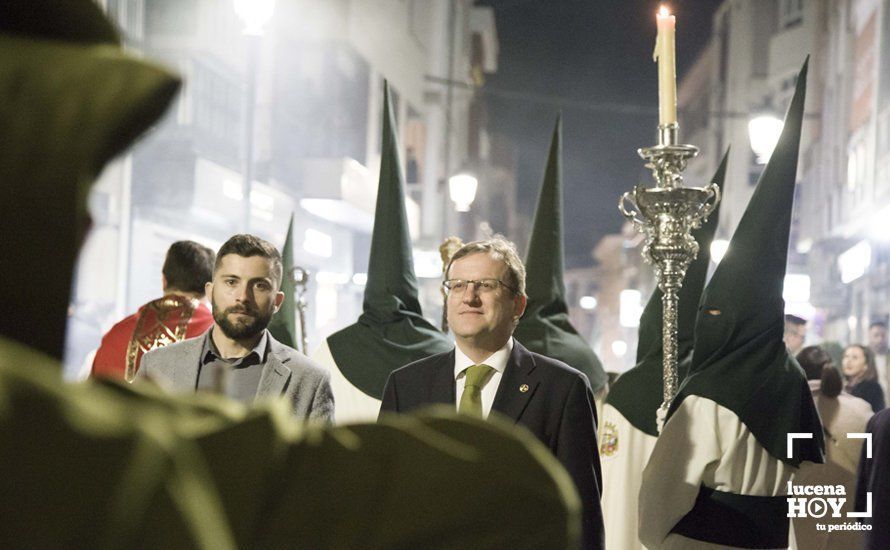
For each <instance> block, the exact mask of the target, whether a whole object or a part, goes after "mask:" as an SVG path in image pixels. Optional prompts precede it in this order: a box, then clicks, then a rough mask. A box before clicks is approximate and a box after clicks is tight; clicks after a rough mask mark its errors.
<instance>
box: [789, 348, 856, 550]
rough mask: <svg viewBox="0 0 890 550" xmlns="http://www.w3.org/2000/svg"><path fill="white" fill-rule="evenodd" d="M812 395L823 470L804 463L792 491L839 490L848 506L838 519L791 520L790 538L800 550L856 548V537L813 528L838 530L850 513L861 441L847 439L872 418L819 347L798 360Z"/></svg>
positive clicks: (854, 532) (814, 465) (820, 465)
mask: <svg viewBox="0 0 890 550" xmlns="http://www.w3.org/2000/svg"><path fill="white" fill-rule="evenodd" d="M797 362H798V363H800V366H801V367H803V370H804V372H805V373H806V376H807V382H808V383H809V385H810V391H811V392H812V394H813V401H815V403H816V409H817V410H818V411H819V417H820V418H821V419H822V429H823V431H824V433H825V451H826V452H825V454H826V457H825V464H815V463H812V462H804V463H803V464H801V467H800V471H799V472H798V473H797V475H796V476H795V478H794V483H795V484H796V485H843V486H844V489H845V491H846V497H847V501H846V502H845V503H844V508H843V510H842V512H843V517H840V518H831V517H830V515H826V516H825V517H823V518H818V519H817V518H794V520H793V521H794V536H795V539H796V540H797V547H798V548H800V549H806V550H810V549H811V548H812V549H831V548H861V547H862V533H861V532H859V531H852V530H850V531H845V530H835V531H832V532H829V531H828V530H827V529H826V530H824V531H823V530H820V529H818V528H817V527H816V523H821V524H823V525H825V524H828V523H836V524H842V523H844V522H846V521H847V518H846V513H847V512H850V511H852V510H853V495H854V490H855V487H856V468H857V466H858V464H859V454H860V452H861V449H862V444H863V441H864V440H863V439H855V438H853V439H851V438H848V437H847V434H848V433H861V432H863V431H865V425H866V423H867V422H868V419H869V418H871V416H872V410H871V405H869V403H868V402H866V401H865V400H863V399H860V398H858V397H853V396H852V395H848V394H846V393H843V392H841V389H842V388H843V381H842V379H841V373H840V372H839V371H838V369H837V368H835V366H834V365H833V363H832V360H831V356H830V355H828V353H827V352H826V351H825V350H824V349H822V348H821V347H819V346H807V347H805V348H803V349H802V350H800V353H799V354H797Z"/></svg>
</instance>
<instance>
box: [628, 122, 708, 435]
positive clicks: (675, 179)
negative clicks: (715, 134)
mask: <svg viewBox="0 0 890 550" xmlns="http://www.w3.org/2000/svg"><path fill="white" fill-rule="evenodd" d="M677 133H678V126H677V123H676V122H672V123H669V124H664V125H659V127H658V145H655V146H653V147H644V148H642V149H639V150H638V151H637V152H638V153H639V155H640V156H641V157H642V158H644V159H645V160H646V161H647V163H646V167H647V168H649V169H651V170H652V175H653V177H654V178H655V186H654V187H651V188H647V187H644V186H642V185H637V186H636V187H634V189H633V191H628V192H627V193H625V194H624V195H622V196H621V200H620V201H619V202H618V209H619V210H620V211H621V213H622V214H623V215H624V216H625V217H626V218H627V219H629V220H630V221H631V222H633V225H634V227H636V228H637V230H638V231H640V232H642V233H643V234H644V235H645V237H646V242H645V244H644V245H643V259H644V260H645V261H646V263H649V264H652V265H653V266H654V267H655V277H656V280H657V281H658V288H660V289H661V292H662V293H663V295H662V299H661V300H662V301H661V303H662V307H663V309H664V313H663V322H662V343H663V346H664V359H663V363H662V365H663V368H664V402H663V403H662V404H661V407H660V408H659V418H661V419H663V418H665V416H664V415H666V414H667V408H668V406H669V405H670V403H671V401H672V400H673V399H674V396H676V395H677V386H678V382H677V305H678V298H677V294H678V292H679V291H680V287H681V286H682V285H683V278H684V277H686V268H687V267H689V264H690V263H691V262H692V261H693V260H694V259H695V258H696V256H697V255H698V243H697V242H695V239H694V238H693V237H692V234H691V233H692V230H694V229H697V228H699V227H701V224H702V222H703V221H704V220H705V219H707V217H708V215H709V214H710V213H711V212H712V211H713V210H714V208H715V207H716V206H717V202H718V201H719V200H720V189H719V188H718V187H717V185H716V184H713V183H712V184H711V185H709V186H708V187H683V171H684V170H685V169H686V162H687V160H688V159H690V158H692V157H694V156H695V155H697V154H698V148H697V147H694V146H692V145H678V143H677V142H678V139H677ZM628 205H630V206H631V207H632V208H631V209H628V208H627V206H628ZM660 426H661V423H659V429H660Z"/></svg>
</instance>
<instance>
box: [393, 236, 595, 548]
mask: <svg viewBox="0 0 890 550" xmlns="http://www.w3.org/2000/svg"><path fill="white" fill-rule="evenodd" d="M443 284H444V287H445V290H446V292H447V296H448V297H447V302H446V306H445V307H446V313H447V318H448V326H449V327H450V328H451V331H452V333H453V334H454V339H455V344H456V345H455V348H454V349H453V350H451V351H448V352H445V353H440V354H438V355H433V356H431V357H428V358H426V359H421V360H419V361H416V362H414V363H411V364H409V365H407V366H405V367H402V368H400V369H398V370H396V371H394V372H393V373H392V374H391V375H390V377H389V380H387V382H386V388H385V389H384V392H383V403H382V404H381V407H380V411H381V415H384V414H386V413H388V412H397V413H404V412H410V411H413V410H416V409H419V408H421V407H423V406H425V405H430V404H434V403H445V404H450V405H452V406H454V407H456V408H457V410H458V411H459V412H461V413H465V414H471V415H476V416H480V417H483V418H487V417H488V416H489V414H490V413H491V412H493V411H494V412H495V413H496V414H500V415H502V416H506V417H508V418H510V419H512V420H513V422H515V423H516V424H521V425H523V426H525V428H527V429H528V430H530V431H531V432H532V433H533V434H534V435H535V436H536V437H537V438H538V439H539V440H540V441H541V442H543V443H544V445H546V446H547V447H548V448H549V449H550V451H551V452H552V453H553V455H554V456H556V458H557V459H559V461H560V462H561V463H562V465H563V466H564V467H565V468H566V470H567V471H568V473H569V475H570V476H571V478H572V480H573V481H574V482H575V486H576V488H577V490H578V493H579V495H580V497H581V502H582V505H583V509H584V518H583V537H582V540H583V548H602V547H603V544H604V543H603V522H602V511H601V509H600V489H599V488H600V486H601V483H600V482H601V478H600V463H599V455H598V454H597V444H596V441H597V438H596V428H595V426H596V417H595V412H594V406H593V393H592V391H591V389H590V383H589V382H588V380H587V377H586V376H585V375H584V374H582V373H581V372H579V371H577V370H575V369H573V368H571V367H570V366H568V365H566V364H565V363H562V362H560V361H556V360H554V359H550V358H548V357H544V356H543V355H539V354H537V353H532V352H530V351H528V350H527V349H525V348H524V347H523V346H522V345H521V344H520V343H519V342H517V341H516V340H514V339H513V329H514V328H515V327H516V324H517V323H518V322H519V318H520V317H521V316H522V313H523V312H524V311H525V304H526V295H525V267H524V266H523V265H522V261H521V260H520V259H519V255H518V254H517V253H516V247H515V246H514V245H513V244H512V243H510V242H508V241H506V240H504V239H502V238H497V237H496V238H493V239H490V240H486V241H477V242H472V243H468V244H466V245H464V246H463V247H461V248H460V249H459V250H458V251H457V252H455V253H454V255H453V256H452V258H451V262H450V263H449V265H448V268H447V269H446V271H445V281H444V283H443ZM518 482H519V481H518Z"/></svg>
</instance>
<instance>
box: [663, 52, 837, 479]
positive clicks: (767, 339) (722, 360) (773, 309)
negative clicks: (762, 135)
mask: <svg viewBox="0 0 890 550" xmlns="http://www.w3.org/2000/svg"><path fill="white" fill-rule="evenodd" d="M808 62H809V60H807V61H806V62H804V65H803V67H802V68H801V71H800V75H799V76H798V79H797V87H796V89H795V91H794V97H793V98H792V100H791V105H790V106H789V108H788V113H787V114H786V116H785V126H784V129H783V130H782V135H781V137H780V138H779V142H778V144H777V145H776V148H775V151H774V152H773V154H772V157H771V158H770V160H769V163H768V164H767V166H766V168H765V169H764V171H763V174H762V175H761V177H760V181H759V182H758V183H757V188H756V189H755V191H754V194H753V195H752V197H751V201H750V202H749V203H748V207H747V209H746V210H745V213H744V215H743V216H742V219H741V220H740V222H739V225H738V227H737V228H736V231H735V234H734V235H733V236H732V240H731V241H730V244H729V249H728V251H727V253H726V256H725V257H724V258H723V260H722V261H721V262H720V265H719V266H717V269H716V270H715V272H714V276H713V277H712V278H711V281H710V282H709V283H708V286H707V288H705V291H704V293H703V295H702V300H701V306H700V308H699V312H698V318H697V319H696V324H695V350H694V351H693V355H692V365H691V366H690V370H689V374H688V376H687V377H686V380H685V381H684V382H683V384H682V385H681V386H680V390H679V392H678V394H677V397H676V399H675V400H674V402H673V403H672V404H671V408H670V410H669V412H668V414H669V415H670V414H672V413H673V412H674V411H675V410H676V409H677V407H678V406H679V405H680V404H681V403H682V402H683V399H685V398H686V397H687V396H689V395H699V396H702V397H705V398H708V399H711V400H713V401H715V402H717V403H718V404H720V405H722V406H723V407H726V408H728V409H729V410H731V411H733V412H734V413H735V414H736V415H737V416H738V417H739V419H740V420H741V421H742V422H743V423H744V424H745V425H746V426H747V427H748V429H750V430H751V433H752V434H753V435H754V437H755V438H756V439H757V441H758V442H759V443H760V444H761V445H763V447H764V448H765V449H766V450H767V451H768V452H769V453H770V454H771V455H772V456H773V457H775V458H777V459H779V460H782V461H784V462H786V463H788V464H790V465H792V466H798V465H799V464H800V462H801V461H802V460H809V461H813V462H822V451H823V449H824V444H823V437H822V425H821V423H820V421H819V416H818V413H817V412H816V408H815V405H814V404H813V399H812V397H811V395H810V389H809V387H808V385H807V381H806V377H805V376H804V374H803V371H802V370H801V368H800V367H799V366H798V365H797V361H795V360H794V358H793V357H792V356H791V355H790V354H789V353H788V351H787V349H786V348H785V343H784V342H783V341H782V334H783V331H784V308H785V302H784V300H783V299H782V287H783V282H784V279H785V263H786V258H787V255H788V235H789V231H790V228H791V208H792V205H793V201H794V184H795V180H796V177H797V157H798V148H799V145H800V131H801V123H802V121H803V112H804V102H805V97H806V75H807V65H808ZM791 432H808V433H813V434H814V436H813V437H814V438H813V439H808V440H806V439H805V440H799V441H798V442H797V443H796V444H795V456H794V458H790V459H789V458H787V456H786V446H787V434H788V433H791Z"/></svg>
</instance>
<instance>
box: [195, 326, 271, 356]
mask: <svg viewBox="0 0 890 550" xmlns="http://www.w3.org/2000/svg"><path fill="white" fill-rule="evenodd" d="M214 329H216V325H215V324H214V325H213V327H211V329H210V330H208V331H207V332H206V333H205V335H204V347H203V349H202V350H201V364H202V365H206V364H207V363H209V362H210V361H213V360H215V359H220V360H222V361H230V362H232V363H240V362H241V360H243V359H244V357H248V356H250V355H256V358H257V359H258V361H256V362H255V363H265V362H266V354H267V353H268V351H269V330H268V329H264V330H263V335H262V336H260V340H259V342H257V344H256V346H254V347H253V349H252V350H250V352H249V353H247V355H245V356H244V357H231V358H229V359H224V358H223V356H222V354H221V353H220V352H219V348H217V347H216V342H214V341H213V331H214ZM252 364H253V363H252Z"/></svg>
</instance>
